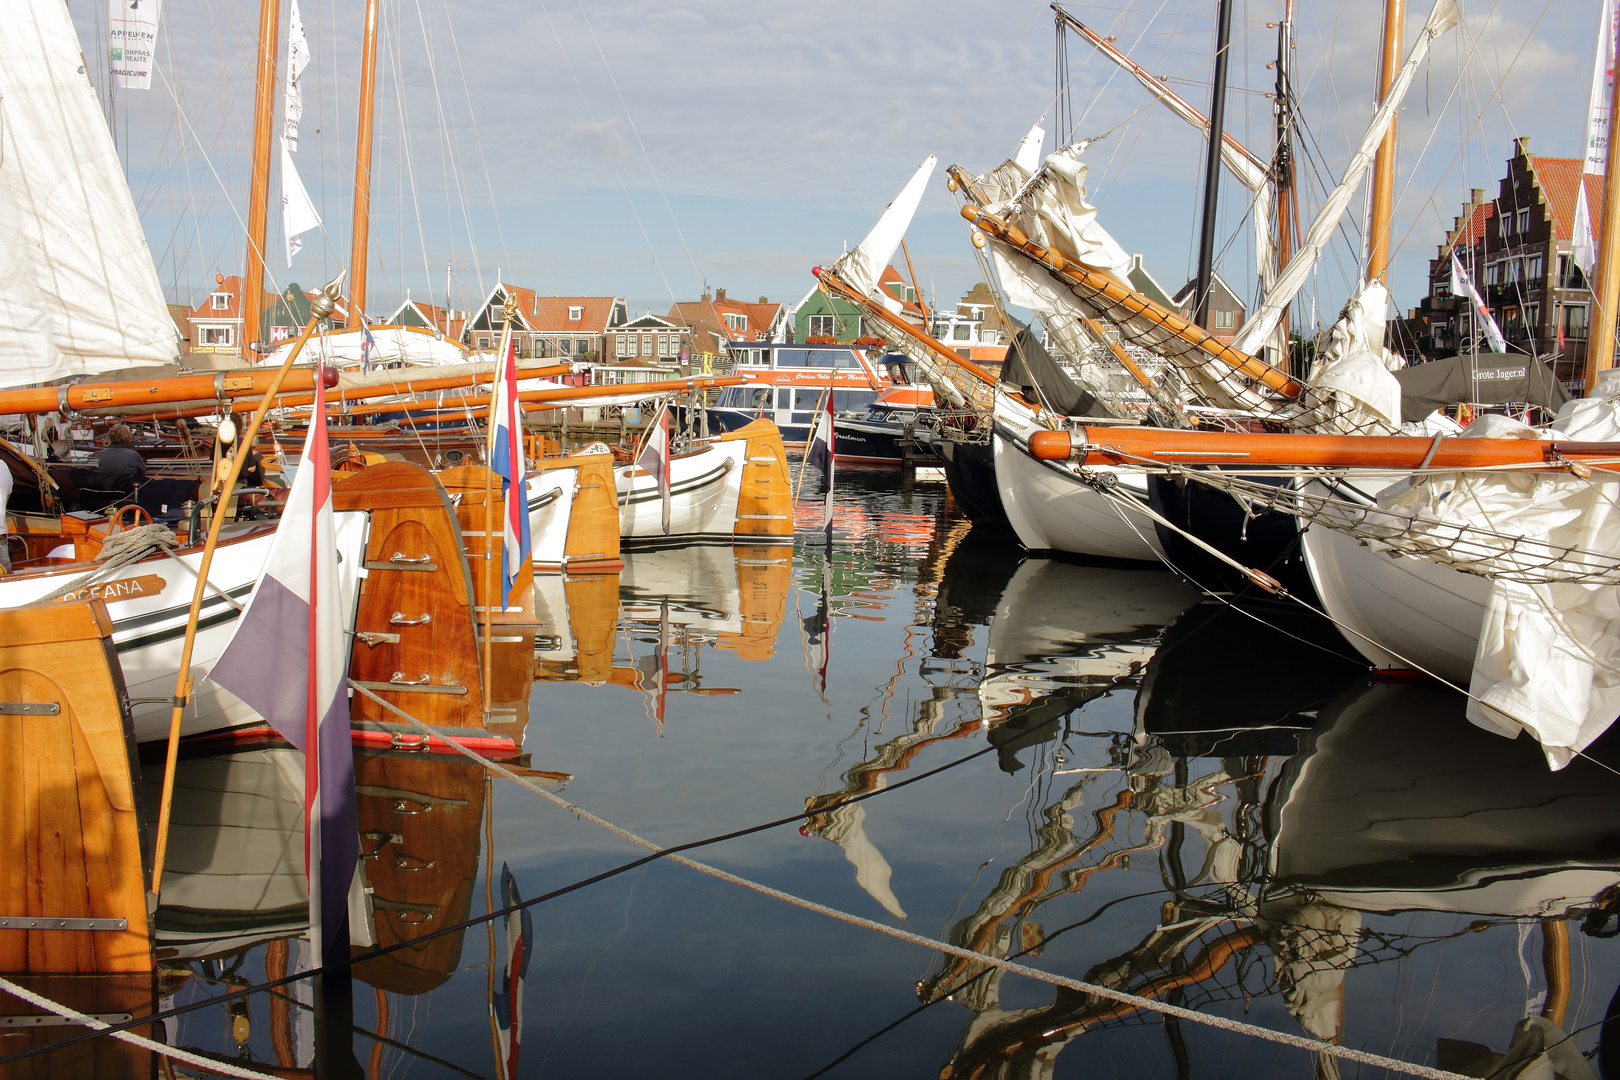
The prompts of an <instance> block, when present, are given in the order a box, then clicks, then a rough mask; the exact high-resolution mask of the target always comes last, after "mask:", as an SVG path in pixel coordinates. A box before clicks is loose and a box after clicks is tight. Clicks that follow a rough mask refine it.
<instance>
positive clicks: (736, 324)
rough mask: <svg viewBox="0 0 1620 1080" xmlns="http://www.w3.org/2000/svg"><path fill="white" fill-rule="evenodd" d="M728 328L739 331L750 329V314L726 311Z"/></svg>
mask: <svg viewBox="0 0 1620 1080" xmlns="http://www.w3.org/2000/svg"><path fill="white" fill-rule="evenodd" d="M726 329H727V330H737V331H742V330H746V329H748V316H746V315H736V314H733V313H731V312H729V311H728V312H726Z"/></svg>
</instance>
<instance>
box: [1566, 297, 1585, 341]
mask: <svg viewBox="0 0 1620 1080" xmlns="http://www.w3.org/2000/svg"><path fill="white" fill-rule="evenodd" d="M1564 340H1566V341H1585V340H1586V305H1585V304H1565V305H1564Z"/></svg>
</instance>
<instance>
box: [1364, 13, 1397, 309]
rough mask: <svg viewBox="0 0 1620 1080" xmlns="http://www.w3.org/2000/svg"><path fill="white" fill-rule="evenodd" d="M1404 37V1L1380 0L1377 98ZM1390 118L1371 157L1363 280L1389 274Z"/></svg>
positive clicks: (1384, 93) (1385, 90)
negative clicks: (1381, 38)
mask: <svg viewBox="0 0 1620 1080" xmlns="http://www.w3.org/2000/svg"><path fill="white" fill-rule="evenodd" d="M1405 36H1406V0H1384V55H1383V59H1382V62H1381V63H1380V65H1379V68H1378V100H1379V102H1380V103H1382V102H1383V100H1384V99H1385V98H1387V97H1389V88H1390V86H1391V84H1393V83H1394V81H1395V72H1396V71H1398V70H1400V66H1401V44H1402V41H1403V40H1404V38H1405ZM1399 120H1400V117H1399V116H1395V117H1391V118H1390V121H1389V130H1388V131H1386V132H1384V141H1383V142H1382V143H1379V144H1378V156H1377V157H1376V158H1375V159H1373V175H1372V215H1371V220H1370V222H1369V225H1368V229H1367V280H1368V281H1386V279H1387V278H1388V275H1389V237H1390V232H1391V229H1390V225H1391V220H1392V218H1393V217H1394V204H1395V126H1396V124H1397V123H1398V122H1399Z"/></svg>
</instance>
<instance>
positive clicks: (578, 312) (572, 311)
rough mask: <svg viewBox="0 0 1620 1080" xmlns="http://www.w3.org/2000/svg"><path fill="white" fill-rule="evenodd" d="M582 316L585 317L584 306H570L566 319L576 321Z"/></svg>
mask: <svg viewBox="0 0 1620 1080" xmlns="http://www.w3.org/2000/svg"><path fill="white" fill-rule="evenodd" d="M584 317H585V309H584V308H582V307H571V308H569V309H568V321H569V322H578V321H579V320H581V319H583V318H584Z"/></svg>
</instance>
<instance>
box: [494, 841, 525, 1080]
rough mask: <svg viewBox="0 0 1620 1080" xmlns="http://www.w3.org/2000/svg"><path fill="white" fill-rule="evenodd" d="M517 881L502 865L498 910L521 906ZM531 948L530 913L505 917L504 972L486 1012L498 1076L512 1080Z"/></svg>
mask: <svg viewBox="0 0 1620 1080" xmlns="http://www.w3.org/2000/svg"><path fill="white" fill-rule="evenodd" d="M522 901H523V898H522V897H521V896H519V895H518V890H517V879H516V878H514V877H513V876H512V870H511V867H509V866H507V865H506V864H504V863H503V864H501V906H502V907H511V906H512V905H514V904H519V903H522ZM533 948H534V920H533V919H532V918H531V917H530V916H529V909H528V908H524V909H523V910H522V911H514V912H512V913H511V914H510V915H508V916H507V917H506V968H505V969H504V970H503V971H502V972H501V975H500V978H499V979H498V980H497V981H496V983H495V996H494V997H493V998H491V999H490V1003H489V1011H490V1013H491V1015H493V1016H494V1017H495V1027H496V1030H497V1031H498V1032H499V1035H498V1038H499V1040H500V1048H501V1075H502V1076H503V1077H506V1078H508V1080H512V1078H514V1077H516V1076H517V1074H518V1051H519V1050H520V1049H521V1048H522V1047H521V1043H522V1042H523V980H524V979H525V978H527V977H528V974H529V954H530V952H531V951H532V950H533Z"/></svg>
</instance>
